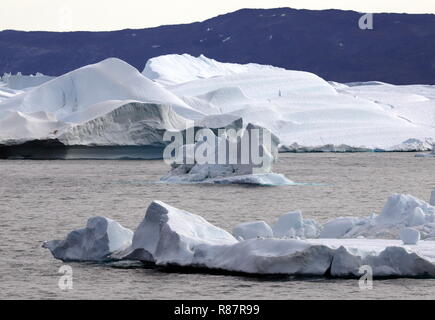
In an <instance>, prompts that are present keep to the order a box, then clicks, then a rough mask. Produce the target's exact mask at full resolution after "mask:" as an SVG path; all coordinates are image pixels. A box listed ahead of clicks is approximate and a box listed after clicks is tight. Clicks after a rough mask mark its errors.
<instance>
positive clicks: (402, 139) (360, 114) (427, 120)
mask: <svg viewBox="0 0 435 320" xmlns="http://www.w3.org/2000/svg"><path fill="white" fill-rule="evenodd" d="M168 66H170V67H168ZM143 74H144V75H146V76H148V77H150V79H153V80H155V81H157V82H158V83H160V84H162V85H163V86H164V87H165V88H166V89H168V90H169V91H171V92H173V93H174V94H175V95H176V96H178V97H179V98H180V99H182V100H183V101H185V102H186V103H188V104H194V105H195V106H196V108H198V110H199V111H201V112H203V113H205V114H210V113H214V114H215V113H222V114H228V113H229V114H234V115H237V116H241V117H243V119H244V121H245V122H251V123H255V124H257V125H260V126H263V127H265V128H268V129H269V130H271V131H272V132H273V133H274V134H276V135H277V136H278V137H279V138H280V140H281V144H282V148H283V150H285V149H286V147H287V146H289V149H290V150H291V149H293V147H291V146H292V145H295V144H297V145H298V146H300V147H299V148H298V150H301V151H304V150H308V152H316V151H321V152H347V151H350V152H355V151H423V150H427V145H426V144H425V143H417V141H424V140H425V138H426V137H428V136H433V135H434V128H433V121H434V120H435V118H434V117H435V103H434V99H435V90H434V87H433V86H424V85H414V86H395V85H390V84H386V83H381V82H367V83H364V82H362V83H354V84H347V85H346V84H337V83H331V82H330V83H328V82H326V81H325V80H323V79H321V78H320V77H318V76H316V75H314V74H312V73H308V72H300V71H290V70H285V69H281V68H274V67H270V66H259V65H252V64H249V65H238V66H237V65H234V64H229V63H220V62H217V61H214V60H212V59H208V58H206V57H204V56H200V57H197V58H195V57H193V56H189V55H182V56H180V55H166V56H161V57H156V58H153V59H151V60H149V62H148V63H147V67H146V68H145V70H144V72H143ZM416 105H417V106H418V107H417V108H415V107H414V106H416ZM311 150H313V151H311Z"/></svg>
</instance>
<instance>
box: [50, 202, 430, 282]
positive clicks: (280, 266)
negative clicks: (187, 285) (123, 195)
mask: <svg viewBox="0 0 435 320" xmlns="http://www.w3.org/2000/svg"><path fill="white" fill-rule="evenodd" d="M408 200H409V199H408ZM409 201H411V202H412V200H409ZM409 201H405V202H403V201H402V202H400V203H401V205H400V207H402V208H408V207H409ZM394 203H395V204H397V203H396V202H394ZM420 204H422V203H420ZM423 205H424V204H423ZM387 207H391V203H390V205H387ZM429 209H431V210H432V209H433V207H432V208H429ZM399 211H400V210H399ZM384 215H385V216H384V218H385V217H387V216H389V214H386V213H384ZM398 217H401V218H403V211H401V212H400V214H397V215H394V217H390V218H391V221H396V222H397V221H398V220H397V218H398ZM90 221H94V220H93V219H91V220H90ZM105 221H110V220H107V219H104V218H99V219H98V220H97V222H101V223H96V224H93V223H91V225H90V226H89V223H88V227H87V229H82V230H78V231H75V232H72V233H71V234H70V235H69V236H68V237H67V239H66V240H64V241H50V242H48V243H46V244H45V245H44V246H45V247H46V248H48V249H50V250H51V251H52V253H53V255H54V256H55V257H56V258H58V259H61V260H78V261H83V260H89V261H109V260H139V261H143V262H147V263H154V264H156V265H159V266H174V265H175V266H183V267H200V268H208V269H216V270H224V271H230V272H243V273H250V274H261V275H266V274H287V275H319V276H333V277H358V276H360V268H361V267H363V266H369V267H371V269H372V270H373V275H374V276H376V277H391V276H395V277H417V276H428V277H435V241H429V240H420V241H419V242H417V241H415V239H411V238H415V237H414V236H415V235H416V234H417V233H418V231H417V230H415V229H413V230H411V233H413V234H406V235H403V234H402V238H403V239H405V240H406V243H415V244H412V245H408V244H405V243H404V241H403V240H387V239H364V238H358V239H355V238H353V239H321V238H317V239H300V238H290V237H285V238H281V239H280V238H277V237H276V236H277V234H278V233H279V235H280V236H286V235H289V236H291V237H295V230H299V234H301V233H300V232H301V230H302V228H304V229H305V227H306V226H310V228H311V231H312V230H315V229H316V228H318V227H319V226H318V225H317V224H315V223H314V222H312V221H304V220H303V219H302V217H301V214H300V213H292V214H287V215H286V216H285V217H284V218H281V219H279V220H278V222H277V224H276V225H275V226H274V227H273V229H272V228H270V227H269V226H268V225H267V223H265V222H264V221H260V222H253V223H246V224H242V225H239V226H236V227H235V228H234V230H233V232H234V235H231V234H230V233H228V232H227V231H225V230H223V229H221V228H218V227H216V226H214V225H212V224H211V223H209V222H208V221H206V220H205V219H204V218H202V217H200V216H198V215H195V214H192V213H190V212H187V211H184V210H179V209H176V208H174V207H172V206H170V205H167V204H165V203H163V202H160V201H154V202H153V203H152V204H151V205H150V206H149V207H148V209H147V211H146V214H145V218H144V220H143V221H142V222H141V224H140V225H139V226H138V227H137V229H136V230H135V232H134V235H133V237H131V233H130V232H129V231H125V229H124V228H122V227H121V226H119V225H115V230H117V232H115V233H116V234H117V236H116V239H117V241H114V243H116V245H115V246H112V247H111V246H110V243H112V241H111V240H110V239H111V237H112V238H113V234H114V232H113V231H108V229H107V227H106V225H107V223H104V222H105ZM112 223H114V222H112ZM286 224H287V225H288V230H290V229H293V233H292V234H288V233H287V232H286V228H285V225H286ZM94 225H101V226H102V227H98V228H94V227H93V226H94ZM385 227H386V228H388V227H389V226H385ZM121 231H122V232H121ZM402 231H403V230H402ZM408 231H409V230H405V232H408ZM304 234H305V235H307V234H308V233H306V232H305V231H304ZM418 234H419V233H418ZM119 235H122V236H119ZM310 235H311V234H310ZM107 239H109V241H108V240H107ZM245 239H246V240H245ZM130 241H131V244H130V245H129V246H128V247H125V246H126V245H127V244H128V243H130Z"/></svg>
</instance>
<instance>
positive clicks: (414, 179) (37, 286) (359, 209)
mask: <svg viewBox="0 0 435 320" xmlns="http://www.w3.org/2000/svg"><path fill="white" fill-rule="evenodd" d="M167 171H168V167H167V165H166V164H165V163H164V162H163V161H80V160H77V161H0V298H1V299H41V298H44V299H45V298H48V299H77V298H78V299H371V298H374V299H435V279H387V280H376V281H375V282H374V288H373V290H366V291H361V290H360V289H359V286H358V280H341V279H326V278H321V277H317V278H294V277H282V276H280V277H250V276H244V275H220V274H206V273H195V272H192V270H167V269H160V268H152V267H145V266H143V265H141V264H133V265H122V264H121V265H116V264H100V265H99V264H89V263H69V265H70V266H71V267H72V268H73V281H74V282H73V289H72V290H70V291H61V290H60V289H59V287H58V281H59V277H60V274H58V273H57V272H58V269H59V267H61V266H62V265H63V263H62V262H61V261H58V260H55V259H54V258H53V257H52V256H51V254H50V252H49V251H48V250H45V249H43V248H41V244H42V242H43V241H44V240H50V239H61V238H63V237H64V236H65V235H66V234H67V232H69V231H71V230H73V229H76V228H81V227H83V226H84V225H85V224H86V220H87V219H88V218H89V217H91V216H97V215H101V216H106V217H109V218H112V219H115V220H117V221H119V222H120V223H121V224H122V225H124V226H126V227H128V228H131V229H135V228H136V226H137V225H138V224H139V223H140V222H141V220H142V219H143V217H144V213H145V209H146V208H147V206H148V205H149V204H150V202H151V201H152V200H162V201H165V202H167V203H168V204H170V205H173V206H175V207H178V208H181V209H185V210H188V211H190V212H192V213H196V214H199V215H202V216H203V217H205V218H206V219H207V220H208V221H210V222H211V223H213V224H216V225H217V226H219V227H222V228H225V229H227V230H228V231H231V229H232V228H233V227H234V226H235V225H236V224H238V223H241V222H247V221H252V220H258V219H260V220H265V221H267V222H269V223H273V222H274V221H275V220H276V219H277V218H278V217H279V216H280V215H281V214H283V213H286V212H289V211H292V210H297V209H301V210H302V211H303V213H304V217H306V218H315V219H317V220H318V221H320V222H322V223H323V222H326V221H328V219H332V218H335V217H340V216H368V215H370V214H371V213H372V212H380V210H381V209H382V207H383V205H384V203H385V202H386V199H387V198H388V196H389V195H391V194H392V193H408V194H412V195H414V196H416V197H419V198H421V199H425V200H426V201H427V200H428V199H429V197H430V192H431V190H433V189H435V179H434V177H435V159H433V158H432V159H431V158H415V157H414V154H413V153H359V154H282V155H281V156H280V160H279V163H278V164H277V165H276V166H275V170H274V171H275V172H278V173H283V174H285V175H286V176H287V177H288V178H290V179H291V180H293V181H295V182H299V183H302V184H301V185H294V186H286V187H249V186H215V185H168V184H160V183H155V182H156V181H158V179H159V177H160V176H162V175H163V174H165V173H166V172H167Z"/></svg>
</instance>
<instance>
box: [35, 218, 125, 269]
mask: <svg viewBox="0 0 435 320" xmlns="http://www.w3.org/2000/svg"><path fill="white" fill-rule="evenodd" d="M132 238H133V231H131V230H129V229H126V228H124V227H123V226H121V225H120V224H119V223H118V222H116V221H113V220H111V219H108V218H105V217H94V218H90V219H89V220H88V222H87V224H86V228H83V229H78V230H75V231H72V232H71V233H69V234H68V235H67V237H66V238H65V239H64V240H52V241H47V242H45V243H44V244H43V247H44V248H46V249H49V250H50V251H51V253H52V254H53V256H54V257H55V258H56V259H59V260H62V261H94V262H101V261H107V260H110V259H111V258H110V256H111V255H112V254H113V253H115V252H116V251H119V250H124V249H126V248H127V247H128V246H130V245H131V241H132Z"/></svg>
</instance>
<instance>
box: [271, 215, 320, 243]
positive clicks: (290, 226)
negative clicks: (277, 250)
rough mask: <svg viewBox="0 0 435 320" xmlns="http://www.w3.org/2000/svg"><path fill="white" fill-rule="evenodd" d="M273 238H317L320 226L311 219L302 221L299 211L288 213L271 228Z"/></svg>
mask: <svg viewBox="0 0 435 320" xmlns="http://www.w3.org/2000/svg"><path fill="white" fill-rule="evenodd" d="M272 229H273V236H274V237H275V238H296V237H299V238H309V239H311V238H317V237H318V234H319V230H320V226H319V225H318V224H317V223H316V221H314V220H312V219H304V218H303V217H302V212H301V211H294V212H289V213H286V214H284V215H282V216H281V217H279V218H278V220H277V221H276V222H275V224H274V225H273V226H272Z"/></svg>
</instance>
